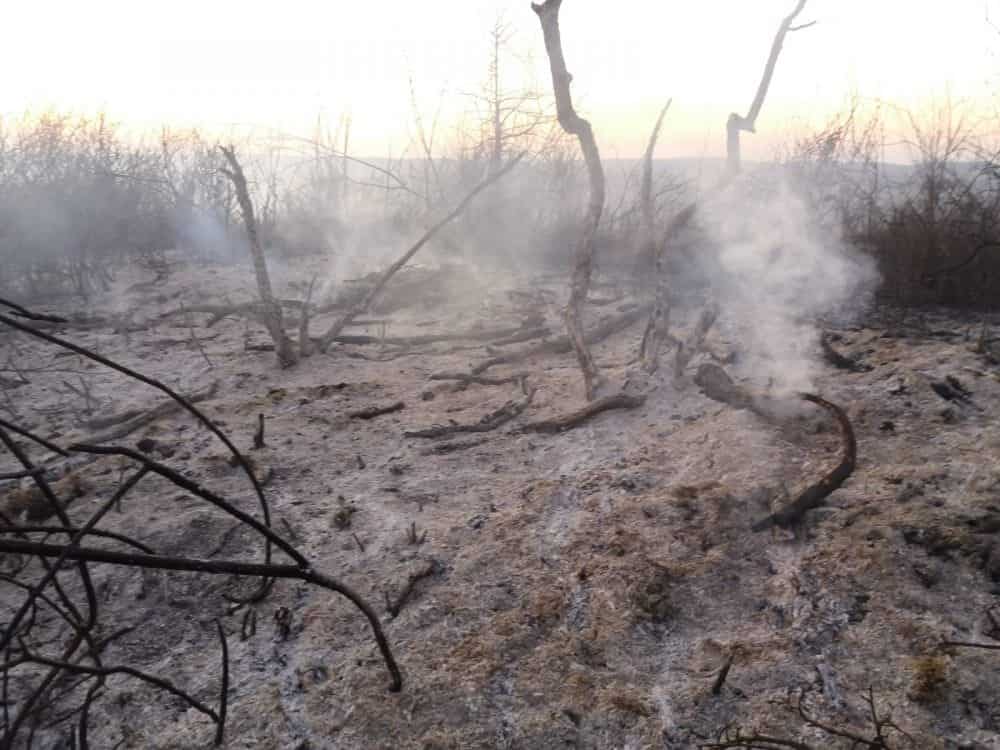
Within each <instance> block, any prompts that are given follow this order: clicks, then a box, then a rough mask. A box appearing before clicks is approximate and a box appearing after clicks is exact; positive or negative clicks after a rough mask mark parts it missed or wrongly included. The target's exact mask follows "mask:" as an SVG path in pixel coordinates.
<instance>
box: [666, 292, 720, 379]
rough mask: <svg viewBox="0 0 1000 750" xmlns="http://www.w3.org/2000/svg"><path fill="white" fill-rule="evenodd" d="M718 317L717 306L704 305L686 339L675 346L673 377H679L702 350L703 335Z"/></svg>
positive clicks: (703, 343) (706, 333) (704, 335)
mask: <svg viewBox="0 0 1000 750" xmlns="http://www.w3.org/2000/svg"><path fill="white" fill-rule="evenodd" d="M718 317H719V308H718V307H717V306H716V305H714V304H711V303H710V304H708V305H706V306H705V307H704V309H703V310H702V311H701V314H700V315H699V316H698V322H697V323H695V326H694V329H693V330H692V331H691V335H690V336H688V338H687V341H684V342H681V343H680V344H678V346H677V357H676V358H675V359H674V377H678V378H679V377H680V376H681V375H683V374H684V370H686V369H687V366H688V364H690V362H691V360H692V359H694V357H695V355H696V354H698V352H700V351H701V350H702V348H703V347H704V345H705V337H706V336H708V332H709V331H710V330H711V328H712V325H714V323H715V319H716V318H718Z"/></svg>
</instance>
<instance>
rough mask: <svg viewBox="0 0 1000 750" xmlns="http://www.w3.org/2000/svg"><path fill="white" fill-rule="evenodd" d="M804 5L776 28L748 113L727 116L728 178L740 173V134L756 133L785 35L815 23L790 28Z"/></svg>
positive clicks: (802, 0)
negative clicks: (758, 119) (758, 118)
mask: <svg viewBox="0 0 1000 750" xmlns="http://www.w3.org/2000/svg"><path fill="white" fill-rule="evenodd" d="M805 5H806V0H798V2H796V4H795V8H794V9H793V10H792V12H791V13H789V14H788V15H787V16H785V18H784V19H783V20H782V21H781V24H780V25H779V26H778V32H777V33H776V34H775V35H774V42H772V44H771V54H770V55H769V56H768V58H767V63H766V64H765V65H764V75H763V77H762V78H761V79H760V84H759V85H758V86H757V93H756V94H755V95H754V98H753V102H752V103H751V104H750V109H749V111H748V112H747V113H746V115H745V116H740V115H738V114H736V113H735V112H733V113H732V114H731V115H729V121H728V122H727V123H726V172H727V174H728V175H729V176H732V175H735V174H739V171H740V132H742V131H746V132H748V133H755V132H757V131H756V127H757V116H758V115H759V114H760V109H761V107H763V106H764V98H765V97H766V96H767V90H768V89H769V88H770V86H771V78H773V77H774V66H775V65H776V64H777V63H778V55H779V54H781V47H782V45H784V43H785V35H786V34H788V32H790V31H798V30H799V29H804V28H807V27H809V26H812V25H813V23H815V21H814V22H812V23H807V24H802V25H801V26H792V24H793V23H794V22H795V19H796V17H797V16H798V15H799V13H801V12H802V9H803V8H804V7H805Z"/></svg>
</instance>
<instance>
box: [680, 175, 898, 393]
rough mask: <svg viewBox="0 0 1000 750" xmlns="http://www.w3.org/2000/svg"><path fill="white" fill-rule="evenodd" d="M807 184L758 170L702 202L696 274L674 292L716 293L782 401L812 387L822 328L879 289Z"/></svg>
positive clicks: (753, 367)
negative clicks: (785, 394) (819, 324)
mask: <svg viewBox="0 0 1000 750" xmlns="http://www.w3.org/2000/svg"><path fill="white" fill-rule="evenodd" d="M804 179H807V178H803V177H801V176H800V175H795V174H794V173H793V172H791V171H789V170H788V169H787V168H784V167H775V168H773V169H766V170H759V171H757V172H756V173H755V174H753V175H752V176H744V177H741V178H740V179H738V180H736V181H735V182H733V183H731V184H729V185H728V186H727V187H725V188H723V189H721V190H720V191H718V193H717V194H715V195H713V196H710V197H709V198H708V199H707V200H705V201H703V203H702V204H701V205H700V207H699V214H698V218H699V224H698V230H697V232H698V235H699V236H698V241H696V242H693V243H692V249H689V250H688V253H687V254H688V258H687V260H689V261H691V262H692V265H691V267H690V268H689V269H687V270H682V271H681V276H680V278H679V279H677V282H676V283H677V285H679V286H681V287H684V286H685V285H687V284H690V283H691V282H694V285H695V286H698V285H699V284H700V285H701V286H703V287H704V286H708V287H709V288H710V290H711V296H712V297H714V298H715V299H716V301H717V302H718V303H719V305H720V307H721V308H722V317H723V319H724V320H725V321H728V325H729V326H730V327H731V328H732V338H733V340H734V341H736V342H738V344H739V346H740V347H741V349H742V352H741V353H742V354H743V355H744V361H745V363H746V366H747V367H748V368H749V370H750V374H751V376H752V377H755V378H760V379H761V380H763V381H766V382H768V383H770V384H771V385H773V386H774V388H775V389H777V390H779V391H790V390H808V389H810V388H811V387H812V384H813V382H814V379H815V376H816V367H817V364H816V363H817V356H816V352H817V347H818V331H817V328H816V320H817V319H821V318H826V317H829V316H837V317H840V318H843V317H848V318H849V317H851V316H852V315H854V314H856V313H858V312H861V311H862V310H863V309H864V307H865V306H866V305H867V303H868V301H869V300H870V297H871V295H872V294H873V293H874V290H875V288H876V286H877V283H878V274H877V271H876V269H875V264H874V262H873V261H872V260H871V259H870V258H868V257H867V256H865V255H863V254H861V253H860V252H858V251H857V250H855V249H853V248H851V247H850V246H849V244H848V243H847V242H845V241H844V238H843V237H842V234H841V231H840V225H839V222H837V221H836V220H835V218H833V217H830V216H828V215H827V213H826V212H824V211H823V210H822V209H823V202H824V192H822V191H821V192H819V193H817V192H816V190H815V189H814V188H815V186H814V185H808V184H806V183H805V182H803V180H804Z"/></svg>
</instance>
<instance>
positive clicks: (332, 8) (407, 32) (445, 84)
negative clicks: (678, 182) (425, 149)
mask: <svg viewBox="0 0 1000 750" xmlns="http://www.w3.org/2000/svg"><path fill="white" fill-rule="evenodd" d="M791 5H792V3H791V2H790V1H789V0H759V1H758V2H753V3H749V2H742V1H737V0H710V1H706V2H676V3H650V2H639V1H638V0H627V1H623V2H615V3H597V2H582V1H581V0H567V2H566V3H565V5H564V8H563V12H562V26H563V29H564V38H565V47H566V56H567V62H568V65H569V69H570V71H571V72H572V73H573V75H574V84H573V85H574V94H575V96H576V97H577V98H578V101H579V105H580V109H581V111H583V112H584V113H586V114H587V115H588V116H590V117H591V118H592V119H593V121H594V125H595V127H596V131H597V133H598V136H599V140H600V143H601V146H602V150H603V152H604V154H605V155H606V156H608V157H613V156H621V157H633V156H637V155H639V154H640V153H641V151H642V147H643V144H644V142H645V139H646V137H647V136H648V130H649V127H650V124H651V122H652V121H653V119H655V115H656V112H657V111H658V109H659V107H660V106H662V103H663V101H664V100H665V99H666V98H668V97H673V99H674V107H673V109H672V111H671V115H670V119H669V125H668V128H667V131H666V132H665V135H664V137H663V138H662V139H661V146H660V148H659V150H658V156H661V157H672V156H719V155H721V154H722V152H723V149H724V140H723V137H722V133H723V123H724V121H725V117H726V115H727V114H728V113H729V112H731V111H733V110H737V111H742V110H744V109H745V108H746V107H747V105H748V104H749V99H750V98H751V96H752V93H753V91H754V89H755V86H756V83H757V80H758V78H759V76H760V70H761V65H762V63H763V61H764V59H765V57H766V55H767V50H768V47H769V45H770V43H771V40H772V37H773V34H774V29H775V28H776V25H777V23H778V21H779V20H780V18H781V17H782V16H783V15H784V14H786V13H787V12H788V11H789V10H790V8H791ZM991 5H992V6H993V7H992V8H991V7H990V6H991ZM151 7H152V6H146V8H147V9H146V10H140V9H139V6H137V5H136V4H135V3H127V2H124V0H102V1H101V2H97V3H90V4H87V5H79V4H76V3H68V2H58V3H37V4H27V3H17V4H11V5H10V7H8V8H6V12H7V24H6V29H7V32H6V34H5V38H4V40H3V44H2V45H0V64H2V65H3V68H4V70H7V71H16V74H12V75H8V76H7V80H6V81H5V85H4V87H3V89H2V91H0V112H2V113H4V114H5V115H7V116H14V115H20V114H22V113H23V112H25V111H26V110H28V111H32V112H39V111H42V110H45V109H55V110H58V111H70V112H76V113H81V114H92V113H94V112H96V111H99V110H103V111H106V112H107V113H108V114H109V115H110V116H111V117H112V118H113V119H115V120H117V121H120V122H122V123H124V124H125V125H126V126H128V127H129V128H134V129H137V130H139V131H142V130H144V129H154V128H158V127H159V126H161V125H163V124H170V125H175V126H197V127H199V128H202V129H204V130H206V131H208V132H217V133H220V134H223V133H225V132H227V131H229V130H231V129H233V128H239V129H241V130H244V129H248V128H249V129H253V130H257V129H266V130H268V131H281V132H290V133H300V134H305V133H308V132H310V131H311V129H312V128H313V127H314V126H315V123H316V120H317V117H323V118H328V119H330V120H335V119H337V118H339V117H341V116H343V115H350V116H351V118H352V122H353V126H352V135H351V137H352V150H353V151H354V152H355V153H367V154H372V155H375V154H384V153H385V152H386V149H387V148H391V149H392V150H393V151H394V152H395V153H399V152H401V151H402V150H403V149H404V148H406V147H407V144H408V143H410V139H411V135H412V129H413V126H412V121H413V109H412V106H411V93H410V86H411V84H410V81H411V80H412V85H413V89H414V92H415V94H416V101H417V103H418V107H419V108H420V109H421V111H422V112H423V113H424V116H425V117H433V115H434V113H435V112H436V111H437V110H438V109H439V108H440V122H441V123H442V125H443V126H448V127H454V126H456V125H457V124H458V123H459V121H460V119H461V116H462V114H463V112H464V111H467V110H468V108H469V106H470V105H469V98H468V97H463V96H461V94H462V93H465V92H470V91H475V90H476V89H477V88H478V87H479V86H481V85H482V83H483V81H484V80H485V78H486V74H487V65H488V59H489V42H488V35H489V30H490V28H491V26H492V25H493V23H494V22H495V20H496V18H497V16H498V14H502V16H503V18H504V19H505V21H506V22H507V23H508V24H509V26H510V29H511V31H512V33H513V38H512V40H511V43H510V53H509V55H508V57H507V59H506V64H505V68H504V71H503V73H502V76H503V79H504V83H505V85H506V86H507V87H509V88H515V87H518V86H520V85H522V84H524V83H526V82H528V83H531V82H532V81H534V82H535V83H537V84H538V85H539V87H540V88H542V89H546V90H547V87H548V85H549V82H548V78H547V76H548V70H547V61H546V59H545V54H544V49H543V48H542V40H541V33H540V30H539V28H538V23H537V20H536V19H535V17H534V14H532V13H531V10H530V8H529V3H528V2H527V0H517V2H514V1H512V0H475V1H474V2H445V1H443V0H428V1H427V2H421V3H413V2H399V1H398V0H396V1H387V2H382V3H371V4H368V3H327V4H316V3H308V2H303V1H302V0H289V1H288V2H283V3H280V4H275V3H265V2H261V1H260V0H248V1H247V2H239V3H236V2H229V1H228V0H226V1H224V2H212V3H206V2H193V1H192V0H177V1H176V2H174V3H172V4H171V6H170V7H169V8H167V7H163V6H159V7H157V9H156V11H154V12H151V11H150V10H149V8H151ZM990 16H992V18H994V19H1000V3H983V2H980V1H979V0H960V1H959V2H954V3H912V2H901V1H900V0H882V2H877V3H873V2H870V1H869V2H862V0H838V2H831V1H830V0H825V1H824V0H813V1H812V2H810V3H809V4H808V6H807V7H806V10H805V12H804V14H803V18H804V20H805V21H816V22H817V24H816V25H815V26H814V27H811V28H809V29H806V30H803V31H801V32H800V33H796V34H792V35H790V37H789V39H788V41H787V43H786V45H785V50H786V51H785V53H784V56H783V59H782V61H781V64H780V65H779V67H778V72H777V75H776V77H775V81H774V84H773V86H772V88H771V91H770V94H769V98H768V102H767V105H766V107H765V108H764V112H763V115H762V117H761V119H760V121H759V133H760V134H759V135H757V136H754V137H748V138H747V139H745V144H744V152H745V155H746V157H747V158H750V159H755V158H758V159H765V158H768V157H770V156H771V155H772V154H773V153H774V151H775V149H776V148H778V146H779V145H780V144H781V143H783V142H785V141H787V140H788V138H789V137H791V136H794V135H795V134H796V133H799V132H804V131H806V130H807V129H808V128H810V127H814V126H816V125H818V124H821V123H822V122H823V121H824V120H825V119H827V118H828V117H829V116H831V115H832V114H833V113H834V112H836V111H838V110H840V109H843V108H844V106H845V102H846V101H847V100H848V99H849V98H850V97H851V96H852V95H857V96H859V97H861V98H862V99H863V100H865V101H872V100H876V99H879V100H884V101H887V102H890V103H891V104H893V105H899V106H903V107H909V108H915V109H919V108H921V107H925V106H927V105H928V103H929V102H931V101H933V100H939V99H941V98H943V97H946V96H947V97H951V98H952V99H953V100H959V101H962V102H964V103H965V104H966V105H967V106H968V107H969V108H970V109H971V111H973V112H975V113H976V114H977V115H982V116H984V117H986V116H987V115H989V114H991V113H992V112H993V98H994V91H995V88H996V87H995V83H996V82H997V81H998V80H1000V78H998V75H1000V60H998V59H997V51H998V50H1000V35H998V33H997V31H996V28H995V27H994V26H993V25H991V23H990V21H989V18H990Z"/></svg>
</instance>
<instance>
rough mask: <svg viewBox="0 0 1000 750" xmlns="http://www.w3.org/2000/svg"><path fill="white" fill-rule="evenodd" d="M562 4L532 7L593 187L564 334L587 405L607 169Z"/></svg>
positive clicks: (565, 120)
mask: <svg viewBox="0 0 1000 750" xmlns="http://www.w3.org/2000/svg"><path fill="white" fill-rule="evenodd" d="M560 5H562V0H545V2H544V3H541V4H536V3H532V5H531V8H532V10H534V11H535V13H536V14H537V15H538V20H539V21H540V22H541V25H542V36H543V37H544V39H545V51H546V53H547V54H548V57H549V67H550V69H551V71H552V88H553V91H554V92H555V98H556V113H557V116H558V119H559V124H560V125H561V126H562V129H563V130H565V131H566V132H567V133H569V134H570V135H575V136H576V137H577V140H578V141H579V142H580V150H581V151H582V152H583V159H584V161H585V162H586V164H587V176H588V180H589V184H590V199H589V201H588V203H587V215H586V218H585V219H584V223H583V229H582V232H581V233H580V237H579V239H578V240H577V246H576V253H575V261H574V265H573V277H572V282H571V284H570V296H569V303H568V304H567V305H566V330H567V332H568V334H569V340H570V343H571V344H572V346H573V351H574V352H575V353H576V358H577V361H578V362H579V364H580V369H581V371H582V372H583V385H584V391H585V394H586V398H587V400H588V401H590V400H592V399H593V398H594V390H595V388H596V387H597V386H598V385H599V380H600V373H599V372H598V369H597V363H596V362H594V358H593V356H592V355H591V353H590V349H589V348H588V347H587V341H586V338H585V336H584V332H583V322H582V320H581V317H580V316H581V314H582V312H583V307H584V305H585V304H586V301H587V294H588V292H589V291H590V277H591V274H592V271H593V262H594V237H595V236H596V234H597V228H598V225H599V224H600V223H601V214H602V212H603V211H604V167H603V166H602V164H601V154H600V152H599V151H598V149H597V141H596V140H595V139H594V131H593V129H592V128H591V126H590V123H589V122H588V121H587V120H585V119H583V118H582V117H580V116H579V115H578V114H577V113H576V110H575V109H574V108H573V98H572V95H571V94H570V90H569V85H570V82H571V81H572V80H573V76H571V75H570V73H569V71H568V70H567V69H566V60H565V58H564V56H563V50H562V37H561V35H560V32H559V6H560Z"/></svg>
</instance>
